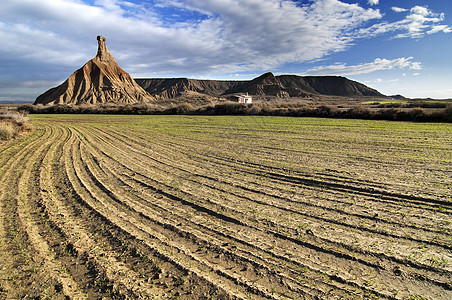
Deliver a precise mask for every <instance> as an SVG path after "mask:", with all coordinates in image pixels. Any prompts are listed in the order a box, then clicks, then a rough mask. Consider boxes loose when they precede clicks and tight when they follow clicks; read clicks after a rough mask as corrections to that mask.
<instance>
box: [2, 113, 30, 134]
mask: <svg viewBox="0 0 452 300" xmlns="http://www.w3.org/2000/svg"><path fill="white" fill-rule="evenodd" d="M32 130H33V126H32V125H31V124H30V122H29V119H28V117H27V115H26V113H23V112H22V113H19V112H11V111H1V112H0V140H3V141H6V140H10V139H12V138H14V137H16V136H17V135H19V133H21V132H25V131H27V132H28V131H32Z"/></svg>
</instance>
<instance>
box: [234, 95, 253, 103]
mask: <svg viewBox="0 0 452 300" xmlns="http://www.w3.org/2000/svg"><path fill="white" fill-rule="evenodd" d="M235 97H236V98H237V102H239V103H253V97H251V96H250V95H248V93H246V95H236V96H235Z"/></svg>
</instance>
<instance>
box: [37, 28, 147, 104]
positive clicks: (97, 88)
mask: <svg viewBox="0 0 452 300" xmlns="http://www.w3.org/2000/svg"><path fill="white" fill-rule="evenodd" d="M97 41H98V50H97V55H96V57H94V58H93V59H91V60H90V61H88V62H87V63H86V64H85V65H84V66H83V67H81V68H80V69H78V70H77V71H75V72H74V73H73V74H72V75H71V76H70V77H69V78H68V79H67V80H66V81H65V82H63V83H62V84H61V85H59V86H57V87H55V88H52V89H50V90H48V91H47V92H45V93H44V94H42V95H40V96H39V97H38V98H36V101H35V103H34V104H39V103H41V104H87V103H91V104H95V103H123V104H124V103H137V102H151V101H154V100H155V98H154V97H152V96H151V95H149V94H148V93H147V92H146V91H145V90H144V89H143V88H142V87H141V86H139V85H138V84H137V83H136V82H135V80H134V79H133V78H132V77H131V76H130V75H129V74H128V73H127V72H125V71H124V70H123V69H121V67H119V65H118V63H117V62H116V60H115V59H114V58H113V56H112V55H111V53H110V51H108V49H107V45H106V44H105V41H106V39H105V38H104V37H102V36H98V37H97Z"/></svg>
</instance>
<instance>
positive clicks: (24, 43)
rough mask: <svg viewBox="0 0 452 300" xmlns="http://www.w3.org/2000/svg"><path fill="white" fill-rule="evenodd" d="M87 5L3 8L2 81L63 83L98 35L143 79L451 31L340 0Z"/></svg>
mask: <svg viewBox="0 0 452 300" xmlns="http://www.w3.org/2000/svg"><path fill="white" fill-rule="evenodd" d="M356 2H358V1H356ZM89 3H91V4H88V1H87V0H39V1H36V0H14V1H0V40H1V43H0V80H5V78H6V79H8V78H12V77H14V76H16V78H17V77H20V78H21V80H63V79H65V78H67V77H68V76H69V75H70V74H71V73H72V72H73V71H74V69H75V68H78V67H81V65H82V64H83V63H85V62H86V61H87V60H88V59H90V58H92V57H93V56H94V55H95V54H96V47H97V43H96V40H95V38H96V36H97V35H99V34H101V35H103V36H105V37H106V38H107V46H108V47H109V49H110V50H111V52H112V54H113V56H115V58H116V59H117V61H118V63H119V64H120V65H121V66H122V67H123V68H124V69H125V70H126V71H128V72H130V73H131V75H132V76H141V77H143V76H162V75H163V76H187V74H195V75H196V76H209V75H211V74H226V73H239V72H240V73H243V72H257V73H258V72H259V71H266V70H270V69H273V68H276V67H279V66H282V65H284V64H288V63H292V62H297V63H301V62H306V61H313V60H321V59H322V58H324V57H325V56H326V55H328V54H332V53H335V52H340V51H344V50H346V49H348V48H349V47H351V46H352V45H353V44H354V43H355V42H356V40H357V39H359V38H369V37H372V36H376V35H378V34H383V33H387V32H394V35H396V37H422V36H423V35H426V34H434V33H439V32H444V33H448V32H452V28H451V26H449V25H445V24H443V23H442V22H443V21H444V14H437V13H434V12H432V11H431V10H429V9H428V8H427V7H422V6H415V7H413V8H412V9H411V10H409V11H408V10H404V9H401V8H393V10H394V11H399V12H400V13H403V14H401V15H400V16H401V17H405V18H404V19H403V20H401V21H398V22H393V23H388V22H383V21H382V18H383V15H382V14H381V13H380V11H379V10H378V9H372V8H363V7H361V6H360V5H359V4H349V3H344V2H342V1H339V0H315V1H307V2H303V3H304V4H300V2H296V1H292V0H240V1H238V0H209V1H205V0H154V2H153V4H150V2H149V1H134V2H130V1H127V0H94V1H89ZM369 4H371V5H377V4H379V1H376V0H369ZM405 14H406V16H404V15H405ZM372 24H374V25H373V26H372ZM382 61H384V60H382ZM377 65H378V66H381V65H384V63H383V62H373V63H370V64H363V65H361V66H354V67H355V71H354V72H359V71H358V70H359V69H363V70H364V69H365V68H366V67H367V68H370V69H372V66H373V68H376V67H377ZM415 66H416V62H411V67H412V68H414V67H415ZM342 67H343V68H344V70H346V69H347V68H349V67H348V66H346V65H343V66H342ZM352 67H353V66H352ZM419 68H420V63H419ZM339 69H340V66H336V70H339ZM352 69H353V68H350V69H349V70H350V71H351V70H352ZM321 70H322V69H321V68H319V69H318V70H317V72H320V71H321ZM23 77H26V78H23Z"/></svg>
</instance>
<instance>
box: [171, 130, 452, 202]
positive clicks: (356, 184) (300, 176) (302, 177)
mask: <svg viewBox="0 0 452 300" xmlns="http://www.w3.org/2000/svg"><path fill="white" fill-rule="evenodd" d="M181 140H183V139H181ZM190 144H191V143H190V142H186V143H182V144H177V141H174V142H173V141H172V142H170V143H169V145H168V144H167V146H169V148H175V147H180V148H181V149H182V151H183V150H184V149H185V150H186V145H190ZM193 144H196V145H198V146H200V143H199V141H198V142H197V143H193ZM208 146H209V147H212V146H210V145H208ZM211 151H212V152H213V153H215V148H211ZM202 159H204V160H205V159H212V160H217V161H220V162H221V164H224V165H229V164H231V163H234V164H238V165H240V166H241V167H243V168H246V169H252V170H253V171H254V170H255V169H256V170H260V172H262V174H263V176H265V175H268V174H270V175H275V176H277V177H276V179H277V180H278V179H279V176H282V178H283V179H284V178H288V179H292V181H293V180H296V182H301V183H303V184H306V185H311V186H322V185H323V186H325V187H328V188H330V189H335V188H336V189H338V190H339V191H350V192H355V193H363V194H364V195H375V194H377V195H378V196H379V197H380V198H382V199H385V200H386V201H388V200H391V199H392V200H398V201H408V200H410V199H411V200H413V201H415V202H418V203H421V204H423V203H424V202H427V203H426V204H429V202H430V201H433V202H435V203H436V202H437V203H439V204H444V205H446V206H448V205H450V203H449V202H447V201H446V202H444V201H441V200H437V199H433V198H432V199H430V198H425V199H424V198H422V197H416V196H412V195H403V194H394V193H390V192H387V191H386V190H387V188H388V186H387V185H386V184H385V185H382V184H381V183H378V182H377V183H375V182H374V183H372V182H369V181H362V180H358V181H355V180H356V179H354V178H353V180H352V179H351V178H348V177H337V176H335V177H332V176H327V177H325V176H321V177H320V176H319V175H320V174H321V173H318V172H316V173H315V175H314V174H307V173H306V172H300V171H297V170H295V169H294V170H291V173H292V174H295V175H297V176H296V177H294V176H291V175H292V174H291V175H287V174H285V171H287V168H282V167H278V166H274V165H272V166H271V167H269V166H268V165H263V164H261V163H255V162H253V161H249V160H243V159H241V158H237V157H235V158H234V159H233V160H232V161H231V159H230V158H228V157H222V156H217V155H212V154H207V155H205V157H203V158H202ZM256 160H259V159H256ZM289 169H292V168H289ZM275 170H276V171H279V172H278V173H275ZM273 173H275V174H273ZM325 179H326V180H330V181H331V182H328V181H325ZM363 183H364V186H365V187H366V188H364V189H363ZM393 184H394V183H392V185H393ZM370 187H373V188H372V189H370Z"/></svg>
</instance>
